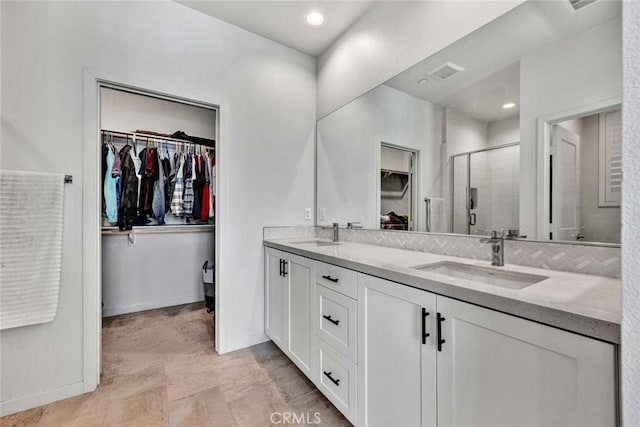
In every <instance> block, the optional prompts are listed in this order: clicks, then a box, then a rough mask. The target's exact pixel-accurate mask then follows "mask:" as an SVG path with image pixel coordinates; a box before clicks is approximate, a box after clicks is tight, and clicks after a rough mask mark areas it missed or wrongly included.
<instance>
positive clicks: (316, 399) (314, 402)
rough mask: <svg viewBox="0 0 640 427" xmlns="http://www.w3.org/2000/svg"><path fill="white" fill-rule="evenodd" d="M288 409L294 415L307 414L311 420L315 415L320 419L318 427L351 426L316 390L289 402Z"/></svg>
mask: <svg viewBox="0 0 640 427" xmlns="http://www.w3.org/2000/svg"><path fill="white" fill-rule="evenodd" d="M289 407H290V408H291V411H293V412H294V413H296V414H308V416H309V417H310V419H312V420H313V419H314V416H315V414H316V413H317V415H318V417H319V418H320V424H319V426H327V427H329V426H330V427H343V426H344V427H349V426H351V425H352V424H351V423H350V422H349V420H347V419H346V418H345V417H344V415H342V414H341V413H340V411H338V410H337V409H336V407H335V406H333V404H332V403H331V402H329V401H328V400H327V398H326V397H324V396H323V395H322V393H320V391H319V390H317V389H316V390H314V391H312V392H311V393H307V394H305V395H303V396H300V397H298V398H297V399H294V400H292V401H290V402H289Z"/></svg>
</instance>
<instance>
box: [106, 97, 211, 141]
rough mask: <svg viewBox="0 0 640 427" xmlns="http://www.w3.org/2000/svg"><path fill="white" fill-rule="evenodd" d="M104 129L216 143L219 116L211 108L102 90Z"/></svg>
mask: <svg viewBox="0 0 640 427" xmlns="http://www.w3.org/2000/svg"><path fill="white" fill-rule="evenodd" d="M100 115H101V128H102V129H107V130H117V131H121V132H131V131H135V130H149V131H153V132H160V133H166V134H169V135H170V134H172V133H174V132H175V131H178V130H181V131H183V132H185V133H186V134H187V135H191V136H199V137H201V138H209V139H216V112H215V110H211V109H208V108H202V107H196V106H194V105H189V104H184V103H180V102H172V101H167V100H166V99H159V98H153V97H150V96H143V95H139V94H135V93H131V92H125V91H121V90H115V89H110V88H102V89H101V90H100Z"/></svg>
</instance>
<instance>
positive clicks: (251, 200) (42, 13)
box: [0, 2, 316, 411]
mask: <svg viewBox="0 0 640 427" xmlns="http://www.w3.org/2000/svg"><path fill="white" fill-rule="evenodd" d="M0 7H1V10H2V12H1V15H2V25H1V27H2V28H1V31H2V33H1V37H2V45H1V48H2V49H1V55H2V56H1V60H2V73H1V74H2V82H1V83H2V100H1V105H2V131H1V135H0V136H1V138H2V146H1V147H0V154H1V162H0V166H1V167H3V168H11V169H22V170H41V171H51V172H60V173H67V174H72V175H73V176H74V182H73V184H72V185H69V186H68V187H67V188H66V194H65V198H66V201H65V209H66V210H65V232H64V249H63V266H62V282H61V290H60V304H59V309H58V314H57V317H56V319H55V320H54V321H53V322H52V323H49V324H46V325H38V326H30V327H25V328H18V329H13V330H6V331H2V333H1V335H0V339H1V340H2V349H1V352H0V356H1V361H0V364H1V376H2V381H1V385H0V394H1V400H2V408H3V411H9V410H16V409H23V408H25V407H27V406H32V405H37V404H40V403H45V402H46V401H48V400H51V399H52V398H56V397H57V398H62V397H65V396H68V395H70V394H73V393H78V392H80V391H82V381H83V363H82V362H83V349H82V332H83V323H82V319H83V307H82V297H83V283H82V260H83V254H82V249H81V248H82V242H83V236H82V231H81V227H80V226H79V224H82V223H83V217H82V196H83V191H86V190H87V189H86V188H84V185H83V157H82V152H83V111H84V110H83V108H84V106H83V69H84V68H85V67H89V68H91V69H94V70H98V71H101V72H104V73H111V74H113V75H116V76H124V77H125V78H128V79H131V80H137V81H142V82H149V86H150V87H156V88H162V91H163V92H166V93H170V94H174V95H178V96H182V97H186V98H193V99H206V100H209V99H219V100H221V102H224V105H225V106H226V109H224V110H223V111H221V118H222V120H223V123H225V126H226V129H223V130H225V132H224V133H223V136H224V135H227V136H228V138H227V140H224V141H221V143H222V146H221V147H220V148H221V150H223V151H224V150H226V154H225V155H224V156H223V158H225V159H226V161H227V162H228V163H227V164H226V170H225V172H224V173H225V175H223V176H221V179H222V178H226V179H225V180H224V182H221V186H222V187H223V188H224V190H225V192H226V194H227V195H228V198H227V199H226V200H221V201H220V202H221V204H222V205H221V216H220V218H219V220H220V221H219V223H218V228H219V233H220V241H221V249H220V250H221V252H220V264H219V265H218V267H219V269H220V287H221V289H222V291H223V292H222V294H223V297H222V299H223V301H222V304H223V305H224V308H225V309H224V313H223V317H222V318H219V319H218V320H219V321H220V323H221V328H222V332H223V334H221V336H220V337H218V338H220V340H221V342H220V345H222V346H223V348H224V349H225V350H232V349H235V348H240V347H244V346H247V345H249V344H252V343H254V342H256V341H260V340H263V339H265V336H264V334H263V332H264V325H263V317H264V316H263V306H264V302H263V256H262V253H263V251H262V245H261V241H262V227H263V226H265V225H304V224H309V223H308V222H305V221H304V220H303V218H304V208H306V207H312V206H313V191H311V189H312V188H313V183H314V177H313V171H314V129H315V117H316V111H315V83H316V81H315V70H316V63H315V59H314V58H312V57H310V56H308V55H304V54H302V53H299V52H297V51H294V50H292V49H289V48H286V47H284V46H282V45H279V44H277V43H274V42H271V41H269V40H266V39H264V38H261V37H258V36H256V35H254V34H251V33H249V32H246V31H243V30H240V29H238V28H237V27H234V26H231V25H228V24H225V23H222V22H220V21H217V20H215V19H213V18H211V17H208V16H206V15H203V14H201V13H199V12H196V11H194V10H191V9H188V8H186V7H184V6H181V5H179V4H176V3H172V2H69V3H66V2H38V3H36V2H15V3H14V2H2V3H1V6H0ZM224 166H225V165H221V168H222V169H221V174H222V173H223V170H224ZM274 200H277V201H278V203H273V201H274ZM85 256H91V254H85ZM84 286H87V287H89V286H96V284H95V283H85V284H84ZM45 354H46V357H42V356H43V355H45ZM78 385H80V386H78Z"/></svg>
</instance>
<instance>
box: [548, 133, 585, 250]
mask: <svg viewBox="0 0 640 427" xmlns="http://www.w3.org/2000/svg"><path fill="white" fill-rule="evenodd" d="M551 153H552V154H551V155H552V159H551V224H552V226H551V233H552V234H551V236H550V237H551V239H552V240H578V238H579V237H580V136H578V135H576V134H575V133H573V132H571V131H569V130H567V129H565V128H563V127H562V126H560V125H554V126H553V131H552V135H551Z"/></svg>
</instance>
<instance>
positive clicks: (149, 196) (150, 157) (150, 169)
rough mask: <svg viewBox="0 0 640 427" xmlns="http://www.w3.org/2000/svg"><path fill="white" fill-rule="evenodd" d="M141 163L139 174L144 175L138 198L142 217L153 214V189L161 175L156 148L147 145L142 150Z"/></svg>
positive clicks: (139, 211)
mask: <svg viewBox="0 0 640 427" xmlns="http://www.w3.org/2000/svg"><path fill="white" fill-rule="evenodd" d="M139 157H140V160H142V164H141V165H140V171H139V172H138V173H139V175H140V176H141V177H142V180H141V186H140V194H139V199H138V213H139V214H140V216H141V217H143V219H144V218H146V216H147V215H152V214H153V212H152V203H153V189H154V183H155V182H156V181H157V180H158V177H159V169H160V168H159V166H158V156H157V152H156V149H155V148H153V147H147V148H145V149H143V150H142V151H140V155H139Z"/></svg>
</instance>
